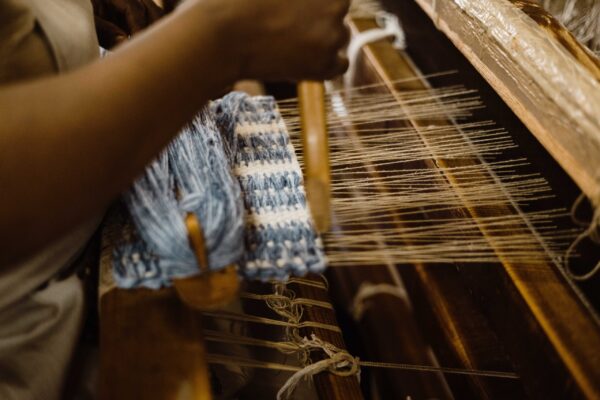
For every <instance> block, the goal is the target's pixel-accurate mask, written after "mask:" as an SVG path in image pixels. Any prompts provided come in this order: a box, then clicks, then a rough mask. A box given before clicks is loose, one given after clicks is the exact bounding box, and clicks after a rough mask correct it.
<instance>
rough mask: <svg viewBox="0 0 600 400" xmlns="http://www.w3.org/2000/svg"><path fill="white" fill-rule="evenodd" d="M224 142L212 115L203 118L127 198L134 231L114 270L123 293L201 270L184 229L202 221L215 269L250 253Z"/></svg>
mask: <svg viewBox="0 0 600 400" xmlns="http://www.w3.org/2000/svg"><path fill="white" fill-rule="evenodd" d="M228 159H229V157H228V156H227V155H226V150H225V146H224V143H223V141H222V139H221V135H220V133H219V130H218V129H217V127H216V126H215V124H214V120H213V119H212V117H211V116H210V115H207V114H204V115H200V116H199V117H198V118H196V119H195V120H194V121H193V122H192V123H191V124H190V125H189V126H188V127H186V128H185V129H184V130H183V131H182V133H181V134H180V135H179V136H178V137H177V138H176V139H175V140H174V141H173V142H172V143H171V144H169V146H168V147H167V149H166V150H165V151H164V152H163V153H161V154H160V155H159V157H158V158H157V159H156V160H155V161H154V162H152V163H151V164H150V165H149V166H148V167H147V168H146V172H145V173H144V175H143V176H141V177H140V178H139V179H138V180H137V181H135V182H134V184H133V185H132V187H131V189H130V190H129V191H128V192H127V193H125V194H124V195H123V198H124V200H125V203H126V204H127V208H128V210H129V214H130V219H131V221H132V222H133V225H134V227H135V229H131V227H129V228H124V229H122V230H123V233H122V235H123V236H122V240H120V243H119V244H118V245H117V247H116V248H115V252H114V268H113V273H114V277H115V281H116V284H117V286H119V287H123V288H132V287H148V288H160V287H163V286H168V285H170V284H171V280H172V279H173V278H184V277H188V276H192V275H196V274H198V273H199V270H200V269H199V266H198V264H197V261H196V256H195V252H194V251H193V250H192V248H191V247H190V244H189V241H188V232H187V228H186V225H185V216H186V214H187V213H194V214H195V215H196V216H197V217H198V219H199V220H200V222H201V224H202V230H203V233H204V239H205V244H206V251H207V255H208V264H209V268H210V269H213V270H218V269H221V268H224V267H226V266H228V265H231V264H234V263H236V262H237V261H238V260H240V259H241V258H242V255H243V231H244V210H243V204H242V201H241V193H240V187H239V184H238V183H237V180H236V179H235V177H234V176H233V175H232V174H231V169H230V167H229V162H228Z"/></svg>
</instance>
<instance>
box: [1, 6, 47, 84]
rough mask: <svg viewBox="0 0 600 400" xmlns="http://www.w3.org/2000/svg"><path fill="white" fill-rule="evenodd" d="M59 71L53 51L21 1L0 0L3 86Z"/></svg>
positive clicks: (28, 9)
mask: <svg viewBox="0 0 600 400" xmlns="http://www.w3.org/2000/svg"><path fill="white" fill-rule="evenodd" d="M57 71H58V68H57V65H56V62H55V60H54V56H53V53H52V51H51V48H50V46H49V43H48V41H47V40H46V37H45V35H44V34H43V33H42V31H41V29H40V27H39V25H38V24H37V22H36V19H35V17H34V15H33V13H32V12H31V11H30V8H29V7H28V6H27V5H26V4H25V3H24V2H23V1H22V0H3V1H1V2H0V85H2V84H6V83H9V82H15V81H18V80H24V79H31V78H35V77H39V76H42V75H46V74H52V73H56V72H57Z"/></svg>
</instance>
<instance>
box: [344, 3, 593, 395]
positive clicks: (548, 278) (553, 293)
mask: <svg viewBox="0 0 600 400" xmlns="http://www.w3.org/2000/svg"><path fill="white" fill-rule="evenodd" d="M405 8H406V7H405ZM413 14H414V12H413ZM409 15H410V14H409ZM418 21H420V22H421V23H423V19H422V18H420V19H418ZM372 27H373V22H370V23H369V22H355V24H354V26H353V29H354V30H355V31H356V30H364V29H366V28H372ZM421 30H422V28H421ZM453 40H458V39H456V37H453ZM431 42H435V41H429V43H431ZM413 43H414V42H413ZM365 58H366V62H365V64H366V69H368V70H370V74H371V76H373V77H374V78H375V79H377V80H381V81H383V82H392V81H394V80H396V79H398V78H401V77H406V76H409V75H413V76H414V75H415V74H417V72H416V71H415V70H414V69H413V66H412V65H411V63H410V62H408V63H407V62H406V61H405V60H403V59H402V57H399V56H398V54H397V52H396V51H395V50H393V49H392V48H391V46H390V45H389V44H388V45H387V46H386V45H385V44H378V45H371V46H367V47H366V49H365ZM476 66H477V64H476ZM389 86H390V90H392V91H393V90H397V88H396V87H394V86H393V85H391V84H390V85H389ZM413 89H414V87H413ZM532 112H535V110H532ZM428 122H435V123H436V124H439V123H441V122H442V121H412V124H413V125H416V126H415V127H416V128H417V130H418V128H419V124H423V123H425V124H426V123H428ZM424 145H427V143H426V142H425V143H424ZM438 162H444V161H443V160H438ZM572 171H573V169H572V170H571V173H572ZM446 179H448V180H449V181H450V182H452V181H453V178H452V176H451V175H449V176H447V177H446ZM583 180H585V179H582V180H579V181H580V182H581V181H583ZM466 208H467V210H468V212H469V213H472V214H473V218H474V219H475V220H477V218H479V217H481V216H482V215H481V213H480V212H479V211H476V210H475V209H469V207H468V204H466ZM497 211H498V210H496V211H494V210H489V211H487V212H491V213H494V212H497ZM500 211H501V212H502V213H505V212H506V211H507V210H500ZM516 229H522V228H518V227H517V228H516ZM482 233H483V234H485V231H484V232H482ZM491 241H492V243H493V239H491ZM497 251H498V255H499V258H500V259H501V260H502V259H503V257H502V249H501V248H498V249H497ZM540 251H541V250H540ZM407 270H408V271H410V272H408V273H406V271H407ZM402 271H405V273H404V274H403V276H405V277H407V281H409V282H413V283H412V286H414V287H415V288H413V292H415V291H417V289H418V290H420V291H421V293H422V294H423V293H424V296H421V298H423V297H424V298H426V299H427V300H426V301H425V302H426V303H427V304H426V306H425V307H420V309H429V313H428V314H427V315H430V316H432V317H433V318H434V319H437V320H438V321H439V322H438V323H437V325H438V326H439V327H441V328H442V331H444V330H445V333H444V334H443V335H445V337H446V338H445V339H444V341H445V342H446V345H445V348H446V349H447V350H448V349H449V351H450V352H451V353H452V352H453V353H454V355H453V356H451V357H450V358H449V360H450V359H454V360H457V359H458V361H460V362H461V363H462V364H463V365H472V366H477V365H481V362H482V361H485V360H486V359H489V358H488V357H490V355H493V352H492V353H491V354H485V352H483V353H482V352H481V351H480V349H481V343H477V342H473V341H472V340H471V339H470V338H469V329H471V327H472V324H473V322H474V321H477V320H478V319H479V320H486V321H488V322H487V324H488V325H489V324H491V326H488V327H486V328H485V329H484V331H485V330H486V329H487V332H488V333H486V334H484V336H485V335H487V337H488V342H494V340H495V338H494V336H495V335H496V334H498V335H499V336H500V338H501V339H502V341H503V342H504V343H505V345H507V347H508V349H507V351H508V353H509V354H510V356H511V358H512V359H513V360H517V366H518V369H517V372H518V373H519V374H520V375H522V378H523V380H524V381H525V382H526V384H525V386H526V389H527V391H528V393H530V394H531V395H534V396H536V395H540V394H541V393H547V394H548V395H550V396H551V395H555V394H556V393H563V394H566V393H570V394H571V395H582V394H584V395H587V396H590V397H593V394H594V393H597V390H598V387H597V386H596V383H597V381H598V380H597V379H595V371H597V365H596V364H595V363H596V361H595V360H597V357H596V356H592V357H589V352H590V351H592V352H596V351H598V349H599V347H598V343H599V342H598V328H597V324H596V322H595V319H594V315H593V312H590V311H589V310H588V309H587V308H586V305H585V303H582V302H581V299H580V296H579V295H578V293H577V292H576V291H575V290H574V288H573V287H572V285H571V284H569V283H568V282H567V281H566V279H565V277H564V276H563V275H562V274H561V273H560V271H558V270H557V269H556V267H554V266H551V265H548V266H547V267H546V268H541V269H535V270H534V269H531V270H529V271H527V270H526V269H525V268H519V266H518V265H512V264H511V263H510V262H509V261H507V260H505V261H504V262H503V264H502V265H501V266H499V268H489V269H487V270H482V269H475V268H471V269H469V271H468V273H467V274H465V275H466V279H465V277H462V278H459V279H456V278H452V276H453V275H456V273H455V272H452V271H450V272H449V273H447V271H446V272H439V271H440V270H439V269H438V270H437V271H436V269H434V268H429V267H428V268H425V267H424V266H418V265H417V266H414V267H413V269H406V268H404V269H402ZM339 273H341V272H338V271H337V270H336V271H334V274H336V276H339V275H338V274H339ZM460 275H463V273H461V274H460ZM449 277H450V280H448V278H449ZM465 284H466V286H465ZM499 284H500V287H501V288H502V289H501V290H500V292H501V293H504V296H505V297H501V298H498V297H497V296H496V298H494V296H490V295H489V293H494V292H496V291H498V285H499ZM475 286H478V288H477V289H476V292H477V293H478V295H480V296H481V298H480V299H484V304H485V307H483V310H481V306H480V305H477V304H475V305H473V301H472V300H468V296H467V298H466V299H467V303H468V304H471V306H470V307H469V308H468V310H473V311H469V312H465V309H464V308H462V307H457V306H459V305H463V304H467V303H461V302H457V301H456V300H454V298H455V297H454V296H456V295H458V294H459V293H460V292H461V287H462V290H467V289H468V290H473V288H474V287H475ZM486 291H487V293H486ZM450 296H452V297H450ZM463 297H464V296H463ZM507 307H508V309H510V307H513V311H512V312H511V313H510V318H509V319H507V318H508V317H507V316H506V311H502V310H507ZM436 310H437V312H436ZM442 311H443V312H442ZM461 314H462V316H461ZM465 314H466V315H465ZM511 319H513V320H514V321H513V322H511ZM583 327H586V328H583ZM492 328H493V331H492ZM581 329H584V330H585V332H586V334H585V335H580V336H579V337H578V338H577V339H576V340H575V339H574V337H575V336H578V334H577V333H576V332H575V331H578V332H583V331H582V330H581ZM532 337H535V338H536V339H534V340H531V338H532ZM484 342H485V340H484ZM532 344H534V345H533V346H532ZM525 349H527V351H525ZM478 350H479V351H478ZM500 355H501V356H502V354H500ZM540 360H544V361H543V362H540ZM565 377H568V378H565ZM572 382H575V385H573V384H572ZM471 385H475V386H479V387H478V388H477V390H478V393H479V394H480V395H482V397H487V396H483V394H485V393H487V394H488V396H489V394H490V393H493V391H490V390H491V388H489V387H488V388H486V387H485V386H486V385H482V383H481V381H480V382H476V381H473V382H472V383H471ZM517 390H519V389H518V388H517Z"/></svg>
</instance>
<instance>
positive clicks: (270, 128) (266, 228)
mask: <svg viewBox="0 0 600 400" xmlns="http://www.w3.org/2000/svg"><path fill="white" fill-rule="evenodd" d="M211 110H212V112H213V114H214V115H215V118H216V121H217V125H218V126H219V128H220V129H221V132H222V134H223V136H224V139H225V141H227V142H228V144H229V147H230V149H231V154H232V164H233V173H234V175H235V176H236V177H237V178H238V180H239V182H240V185H241V187H242V194H243V198H244V204H245V208H246V232H245V244H246V252H245V254H244V255H245V259H244V260H243V265H242V270H243V273H244V275H245V276H247V277H249V278H254V279H261V280H268V279H285V278H287V277H289V276H290V275H297V276H302V275H305V274H306V273H307V272H322V271H323V269H324V268H325V257H324V254H323V246H322V243H321V239H320V238H319V236H318V235H317V233H316V231H315V229H314V225H313V222H312V218H311V214H310V212H309V208H308V204H307V201H306V195H305V192H304V186H303V179H302V171H301V169H300V165H299V164H298V160H297V159H296V154H295V152H294V147H293V146H292V144H291V142H290V137H289V133H288V130H287V128H286V126H285V123H284V121H283V119H282V118H281V114H280V113H279V110H278V108H277V104H276V102H275V100H274V99H273V98H272V97H250V96H248V95H246V94H244V93H231V94H229V95H227V96H225V97H224V98H223V99H221V100H219V101H216V102H214V103H213V104H212V106H211Z"/></svg>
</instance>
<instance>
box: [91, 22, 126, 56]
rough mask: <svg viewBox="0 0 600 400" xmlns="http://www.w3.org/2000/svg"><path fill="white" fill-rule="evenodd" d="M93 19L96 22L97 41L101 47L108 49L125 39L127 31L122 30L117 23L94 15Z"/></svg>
mask: <svg viewBox="0 0 600 400" xmlns="http://www.w3.org/2000/svg"><path fill="white" fill-rule="evenodd" d="M94 21H95V23H96V34H97V35H98V42H99V43H100V46H102V47H103V48H105V49H107V50H109V49H112V48H113V47H115V46H116V45H118V44H120V43H122V42H124V41H125V40H127V38H128V35H127V32H125V31H123V30H122V29H121V28H119V27H118V26H117V25H115V24H113V23H111V22H108V21H106V20H104V19H102V18H98V17H95V19H94Z"/></svg>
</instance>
